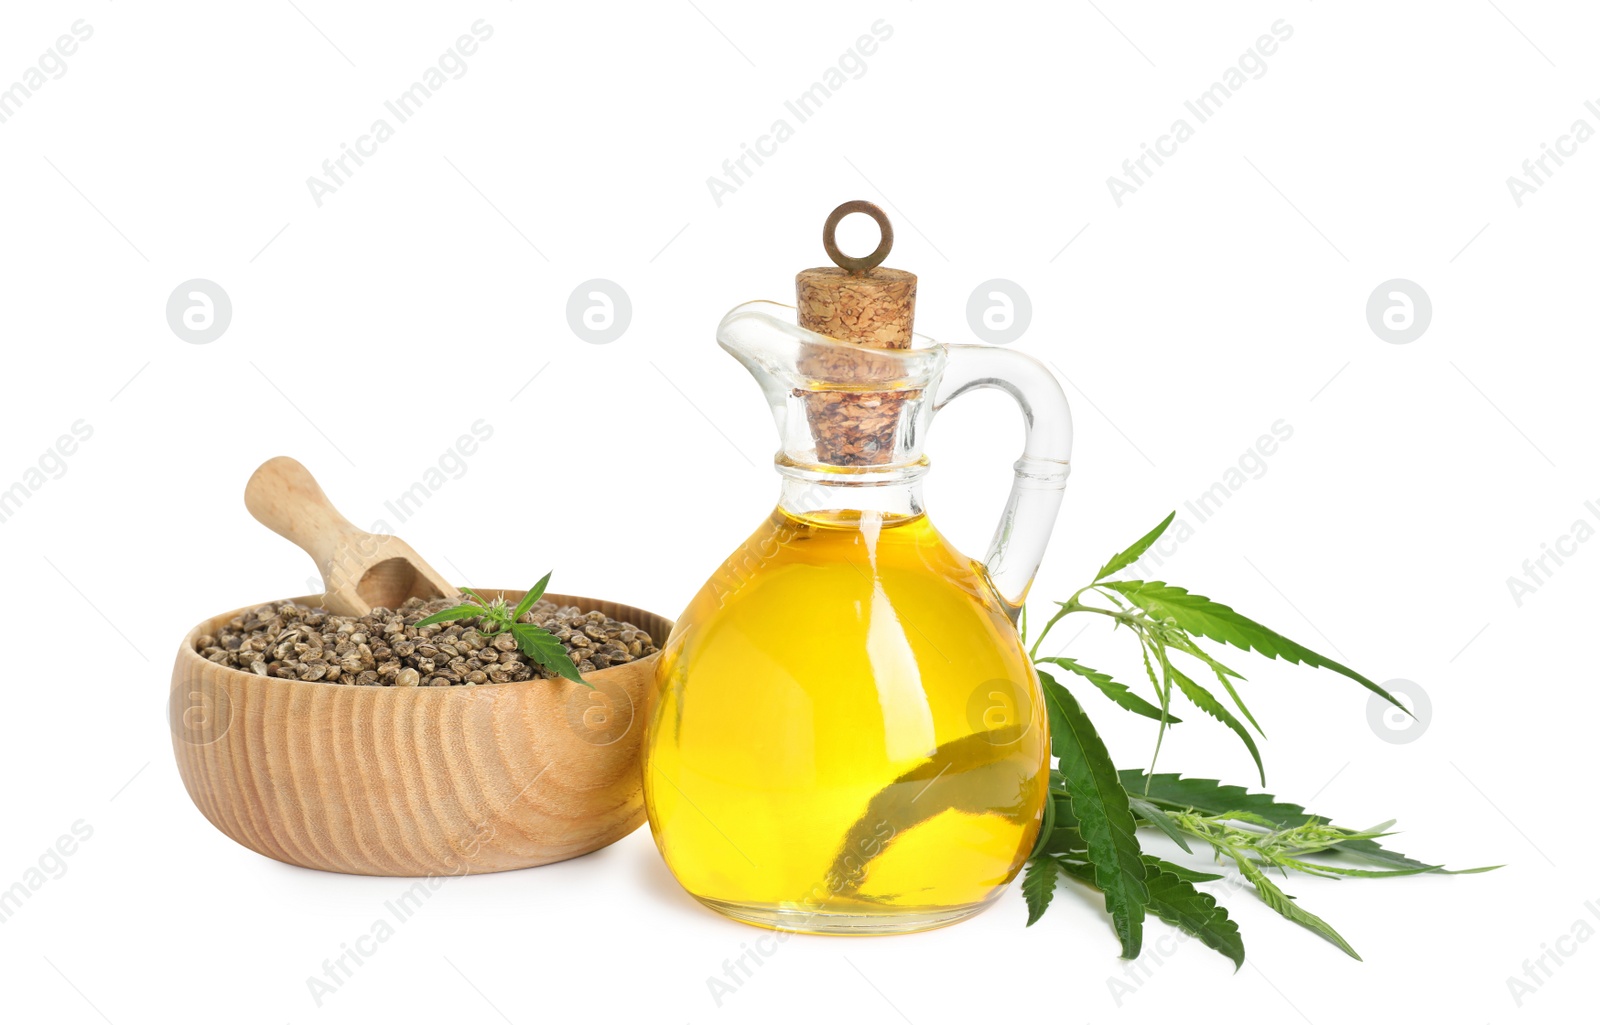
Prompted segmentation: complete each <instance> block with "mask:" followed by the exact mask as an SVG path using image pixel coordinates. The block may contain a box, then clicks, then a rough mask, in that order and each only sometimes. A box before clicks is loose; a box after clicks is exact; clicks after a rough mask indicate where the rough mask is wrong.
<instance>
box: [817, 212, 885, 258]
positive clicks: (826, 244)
mask: <svg viewBox="0 0 1600 1025" xmlns="http://www.w3.org/2000/svg"><path fill="white" fill-rule="evenodd" d="M850 214H866V215H867V216H868V217H871V218H872V219H873V220H875V221H877V222H878V232H879V234H880V236H881V237H880V238H879V240H878V248H876V249H874V250H873V251H872V252H871V253H868V254H867V255H866V256H846V255H844V253H842V252H840V250H839V243H838V242H837V241H835V239H834V237H833V234H834V231H835V230H836V229H837V228H838V227H839V222H840V221H842V220H844V219H845V218H846V217H847V216H849V215H850ZM893 247H894V228H893V227H892V226H891V225H890V224H889V215H888V214H886V213H884V212H883V210H882V209H880V208H879V207H878V205H877V204H876V203H869V202H867V201H866V200H864V199H852V200H851V201H850V202H848V203H840V204H839V205H838V206H836V207H834V209H833V213H831V214H829V215H828V219H827V221H825V222H824V223H823V225H822V248H823V249H825V250H827V253H828V259H830V260H832V261H833V262H834V263H836V264H838V265H839V266H840V267H843V268H844V269H845V270H847V271H850V272H851V273H854V274H860V273H862V272H863V271H869V270H871V269H872V268H874V267H876V266H878V264H880V263H882V262H883V261H884V260H886V259H888V258H889V250H890V249H891V248H893Z"/></svg>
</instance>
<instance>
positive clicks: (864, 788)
mask: <svg viewBox="0 0 1600 1025" xmlns="http://www.w3.org/2000/svg"><path fill="white" fill-rule="evenodd" d="M847 207H852V208H854V209H864V212H868V213H872V214H873V215H874V216H875V217H876V218H877V219H878V220H879V223H880V225H881V226H882V227H883V232H884V239H885V244H883V245H880V247H879V251H878V252H877V253H875V254H873V257H874V258H875V259H874V258H869V259H873V264H875V263H876V262H877V261H881V259H882V256H883V254H885V253H886V252H887V248H888V246H887V243H888V241H889V239H890V238H892V236H891V234H890V231H889V228H888V222H887V218H885V217H883V215H882V212H881V211H878V210H877V209H876V208H875V207H872V208H870V209H865V208H867V207H868V204H847ZM844 209H845V208H841V210H844ZM840 216H842V215H841V213H840V212H839V211H835V215H834V216H833V217H832V218H830V221H829V225H828V227H827V228H826V229H825V245H826V246H827V247H828V249H829V251H830V255H834V257H835V260H836V261H839V262H841V263H843V264H844V270H843V271H842V272H841V271H840V270H838V269H836V268H827V269H825V271H824V270H820V269H819V270H817V271H803V272H801V275H800V276H799V293H800V308H799V319H800V320H801V321H802V322H804V321H806V320H807V319H808V314H809V319H810V320H811V321H812V322H813V323H817V322H818V320H819V317H818V312H819V310H820V312H821V319H822V320H826V319H827V317H828V316H831V315H839V314H840V311H843V314H842V315H843V317H844V319H845V321H854V322H855V324H856V325H858V326H859V325H861V324H866V325H867V334H868V341H867V343H866V344H862V343H860V342H859V341H853V340H850V341H847V340H841V339H840V338H838V337H830V336H829V335H826V334H822V333H819V332H817V331H814V330H810V329H808V327H803V326H801V325H800V324H797V323H796V309H795V308H793V307H787V306H783V305H780V304H777V303H767V302H754V303H747V304H745V305H743V306H740V307H738V308H736V309H734V310H733V311H731V312H730V313H729V314H728V315H727V316H726V317H724V318H723V320H722V323H721V325H720V326H719V328H718V330H717V340H718V342H719V344H720V345H721V346H722V347H723V348H724V349H726V350H727V351H728V352H730V353H731V354H732V355H733V356H734V357H735V358H736V359H738V360H739V361H740V362H741V363H742V364H743V365H744V366H745V368H746V369H747V370H749V372H750V373H751V375H752V376H754V377H755V379H756V381H757V382H758V383H759V384H760V386H761V389H762V391H763V393H764V394H765V395H766V398H767V402H768V404H769V405H770V406H771V409H772V414H773V417H774V419H775V421H776V423H777V427H778V432H779V435H780V438H781V445H780V448H779V451H778V453H777V456H776V459H775V463H776V466H777V469H778V473H779V475H780V477H781V479H782V485H781V491H780V495H779V499H778V503H777V507H776V508H775V509H774V510H773V512H772V514H771V515H770V516H769V517H768V518H767V520H766V521H765V522H764V523H762V524H761V525H760V526H759V527H758V528H757V529H756V530H755V532H754V533H752V534H751V535H750V536H749V538H748V539H746V540H745V542H744V543H743V544H742V545H740V546H739V547H738V548H737V549H736V550H735V551H734V552H733V554H732V555H730V556H729V557H728V558H727V560H725V561H724V562H723V564H722V566H721V567H720V568H718V570H717V571H716V572H715V573H714V574H713V575H712V576H711V578H710V579H709V580H708V581H706V583H705V585H704V586H703V587H702V588H701V589H700V591H699V592H698V593H697V594H696V595H695V597H694V599H693V600H692V601H691V602H690V604H689V607H688V608H687V609H686V610H685V611H684V613H683V615H682V616H681V617H680V618H679V619H678V620H677V625H676V627H675V629H674V630H673V631H672V635H671V637H670V638H669V639H668V640H667V642H666V644H665V645H664V647H663V649H662V653H661V656H660V661H659V664H658V668H657V676H656V692H655V694H654V696H653V698H652V701H651V705H650V709H649V712H648V733H647V736H646V739H645V745H646V748H645V771H644V789H645V802H646V807H647V809H648V813H649V820H650V827H651V830H652V833H653V834H654V837H655V841H656V844H657V846H658V848H659V849H660V851H661V854H662V856H663V858H664V859H665V860H666V863H667V865H668V867H669V868H670V869H671V871H672V872H673V874H674V875H675V876H676V877H677V879H678V881H679V882H680V883H681V884H682V885H683V887H684V888H685V889H686V890H688V892H689V893H690V894H692V895H693V896H694V897H696V898H697V899H698V900H700V901H701V902H702V903H704V904H706V905H708V906H709V907H711V908H713V909H715V910H717V911H719V912H721V913H723V914H725V915H728V916H729V917H732V918H735V919H738V920H740V921H744V922H748V923H751V924H755V925H761V926H767V927H770V928H777V929H784V930H792V931H799V932H812V933H855V934H873V933H897V932H910V931H916V930H920V929H929V928H934V927H937V926H941V925H947V924H950V923H952V922H956V921H959V920H961V919H963V918H966V917H969V916H971V915H973V914H976V913H977V912H979V911H981V910H982V909H983V908H985V907H986V906H987V905H988V904H989V903H991V902H992V901H993V900H995V899H996V898H997V897H998V896H999V894H1000V893H1001V892H1002V891H1003V890H1004V888H1005V886H1006V884H1007V883H1009V882H1010V881H1011V879H1012V878H1013V877H1014V876H1015V875H1016V873H1017V872H1018V870H1019V869H1020V868H1021V867H1022V864H1023V862H1024V860H1025V859H1026V858H1027V856H1028V854H1029V852H1030V850H1031V849H1032V847H1033V844H1034V840H1035V837H1036V836H1037V833H1038V829H1039V826H1040V822H1041V818H1042V814H1043V809H1044V803H1045V800H1046V797H1047V792H1048V786H1049V743H1048V736H1047V727H1046V721H1045V713H1044V706H1043V699H1042V696H1041V694H1040V690H1039V684H1038V678H1037V677H1036V676H1035V675H1034V672H1033V669H1032V666H1031V665H1030V663H1029V660H1028V658H1027V655H1026V653H1025V651H1024V650H1023V646H1022V643H1021V640H1020V638H1019V637H1018V634H1017V631H1016V628H1015V621H1016V618H1017V615H1018V614H1019V612H1020V609H1021V605H1022V602H1023V599H1024V597H1025V596H1026V593H1027V590H1028V587H1029V584H1030V583H1031V582H1032V579H1033V576H1034V573H1035V572H1036V570H1037V569H1038V566H1039V562H1040V559H1041V558H1042V557H1043V554H1044V549H1045V546H1046V544H1047V543H1048V541H1049V537H1050V532H1051V529H1052V527H1053V525H1054V523H1055V519H1056V513H1057V510H1058V509H1059V507H1060V504H1061V497H1062V490H1063V488H1064V487H1065V484H1066V478H1067V472H1068V457H1069V455H1070V450H1071V445H1072V423H1071V414H1070V412H1069V410H1068V408H1067V402H1066V398H1065V396H1064V395H1063V394H1062V392H1061V388H1060V386H1059V385H1057V384H1056V382H1055V379H1054V378H1053V377H1052V376H1051V375H1050V373H1049V372H1048V371H1047V370H1046V369H1045V368H1044V367H1043V366H1042V365H1041V364H1039V363H1038V362H1037V361H1036V360H1033V359H1032V358H1030V357H1028V356H1025V355H1023V354H1021V353H1018V352H1014V351H1011V350H1008V349H997V348H991V347H985V346H975V345H940V344H937V343H934V342H931V341H929V340H928V339H925V338H922V337H921V336H912V335H911V332H910V310H909V304H910V302H911V301H912V300H913V299H914V295H915V278H914V276H911V275H908V274H906V272H903V271H892V270H889V269H887V268H876V269H874V267H873V265H870V264H869V265H866V266H862V264H863V263H864V262H865V261H855V263H856V264H857V266H854V267H852V266H850V265H849V263H847V262H845V261H847V260H848V258H843V259H841V257H840V255H839V254H838V253H837V247H836V246H834V245H833V244H832V242H833V239H832V231H833V227H834V225H836V224H837V222H838V219H839V217H840ZM808 275H810V276H811V277H810V279H809V281H808V278H807V276H808ZM818 275H823V276H822V277H819V276H818ZM885 275H887V276H885ZM895 275H899V276H901V278H899V279H897V278H895V277H894V276H895ZM904 278H909V279H910V286H909V288H902V287H899V286H898V285H897V284H896V282H897V281H900V282H902V283H903V279H904ZM819 282H820V283H821V284H820V287H821V288H822V289H823V290H824V291H822V292H818V291H817V290H816V288H815V287H810V286H817V285H818V283H819ZM885 284H886V285H887V291H885V289H883V288H879V287H878V286H880V285H885ZM830 290H831V291H830ZM908 293H909V294H908ZM863 294H865V296H866V299H865V307H863V306H862V295H863ZM819 295H820V296H821V297H822V298H821V305H820V306H819V305H818V303H819V299H818V296H819ZM885 296H887V298H885ZM835 300H837V302H836V301H835ZM880 301H881V302H880ZM874 303H878V304H879V305H877V306H874ZM808 304H809V305H808ZM902 305H903V306H904V307H905V308H904V309H901V308H900V307H901V306H902ZM886 320H887V321H890V322H895V324H896V331H898V333H899V334H900V335H901V336H902V337H901V338H899V339H891V343H894V342H896V341H898V342H899V343H901V344H903V347H898V348H877V347H873V344H872V343H873V342H874V341H882V340H883V339H884V331H883V328H882V325H883V324H884V323H885V322H886ZM900 321H903V323H900ZM869 322H870V323H869ZM874 324H876V325H877V326H876V327H874V326H873V325H874ZM848 326H849V325H848V324H847V325H846V327H848ZM901 328H903V330H901ZM834 330H837V331H839V332H840V333H846V329H845V328H839V327H835V328H834ZM891 333H894V332H891ZM857 337H858V338H859V337H860V333H859V332H858V333H857ZM976 388H999V389H1001V390H1003V391H1005V392H1007V393H1008V394H1010V395H1011V396H1012V397H1013V398H1014V399H1016V401H1017V403H1018V404H1019V405H1020V406H1021V408H1022V412H1023V417H1024V421H1025V424H1026V428H1027V430H1026V443H1025V448H1024V451H1023V454H1022V457H1021V458H1020V459H1018V460H1017V462H1016V464H1015V470H1016V477H1015V480H1014V483H1013V485H1012V489H1011V493H1010V496H1009V498H1008V500H1007V502H1006V506H1005V511H1004V513H1003V515H1002V517H1001V521H1000V525H999V527H998V528H997V529H996V531H995V535H994V540H993V542H992V543H991V545H990V548H989V553H988V555H987V557H986V558H985V559H984V560H983V561H982V562H977V561H974V560H972V559H970V558H968V557H966V556H963V555H962V554H961V553H959V552H957V551H956V550H955V549H954V548H953V547H952V546H951V545H950V543H949V542H948V541H946V540H945V539H944V537H943V536H942V535H941V534H940V533H939V532H938V530H937V529H936V528H935V527H934V526H933V524H932V523H931V521H930V520H929V519H928V515H927V513H926V512H925V510H924V508H923V501H922V483H921V482H922V478H923V475H924V474H925V473H926V472H927V470H928V460H927V459H926V458H925V457H924V456H923V454H922V445H923V439H924V436H925V434H926V432H927V429H928V426H929V423H930V422H931V420H932V419H933V416H934V414H936V413H937V412H938V411H939V410H940V409H942V408H943V407H944V406H945V405H946V404H947V403H949V402H950V401H951V400H952V399H954V398H955V397H956V396H958V395H961V394H964V393H965V392H967V391H970V390H973V389H976Z"/></svg>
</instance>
